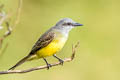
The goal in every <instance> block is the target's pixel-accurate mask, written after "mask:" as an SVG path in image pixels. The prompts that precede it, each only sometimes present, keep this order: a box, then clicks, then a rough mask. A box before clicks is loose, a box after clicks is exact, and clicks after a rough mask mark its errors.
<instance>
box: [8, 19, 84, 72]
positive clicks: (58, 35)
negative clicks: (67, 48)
mask: <svg viewBox="0 0 120 80" xmlns="http://www.w3.org/2000/svg"><path fill="white" fill-rule="evenodd" d="M77 26H82V24H80V23H77V22H75V21H73V20H72V19H70V18H64V19H62V20H60V21H59V22H57V24H56V25H55V26H53V27H52V28H50V29H49V30H48V31H46V32H45V33H44V34H43V35H42V36H41V37H40V38H39V39H38V41H37V42H36V43H35V45H34V46H33V48H32V50H31V52H30V53H29V54H28V55H27V56H26V57H24V58H23V59H22V60H20V61H19V62H18V63H17V64H15V65H14V66H13V67H11V68H10V69H9V70H13V69H15V68H16V67H17V66H19V65H21V64H22V63H24V62H25V61H29V60H33V59H39V58H43V60H44V61H45V62H46V64H47V68H48V69H49V67H51V65H50V64H49V63H48V62H47V60H46V57H47V56H53V57H55V58H57V59H58V60H59V61H60V63H61V64H63V62H64V61H63V60H62V59H60V58H58V57H57V56H56V53H57V52H59V51H60V50H61V49H62V48H63V46H64V44H65V42H66V41H67V39H68V35H69V31H70V30H71V29H72V28H75V27H77Z"/></svg>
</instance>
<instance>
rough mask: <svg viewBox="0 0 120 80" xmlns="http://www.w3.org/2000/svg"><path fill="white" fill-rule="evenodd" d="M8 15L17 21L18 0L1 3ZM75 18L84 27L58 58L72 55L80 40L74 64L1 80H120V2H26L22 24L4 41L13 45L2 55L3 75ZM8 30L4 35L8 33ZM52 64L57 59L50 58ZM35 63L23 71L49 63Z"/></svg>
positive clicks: (0, 63)
mask: <svg viewBox="0 0 120 80" xmlns="http://www.w3.org/2000/svg"><path fill="white" fill-rule="evenodd" d="M0 4H4V5H5V7H4V11H5V12H6V13H7V12H10V13H12V14H13V15H12V18H11V19H10V20H9V21H10V24H11V25H12V24H13V22H14V21H15V16H16V9H17V7H18V0H1V1H0ZM66 17H69V18H72V19H73V20H75V21H76V22H80V23H81V24H84V26H83V27H79V28H75V29H73V30H72V31H71V32H70V35H69V39H68V41H67V43H66V45H65V46H64V48H63V49H62V51H60V54H57V55H58V56H59V57H61V58H66V57H69V56H70V55H71V47H72V44H75V43H76V42H77V41H80V47H79V48H78V50H77V52H76V58H75V59H74V61H72V62H69V63H65V64H64V65H63V66H57V67H53V68H50V70H46V69H44V70H39V71H34V72H29V73H25V74H9V75H0V80H120V22H119V21H120V0H23V6H22V13H21V16H20V23H19V24H18V25H17V27H16V28H15V29H14V31H13V33H12V34H11V35H10V36H9V37H7V38H6V39H5V40H4V44H3V47H2V49H1V51H2V50H3V49H4V47H5V45H6V44H8V47H7V49H6V50H5V52H4V53H2V52H1V53H0V71H2V70H7V69H8V68H10V67H11V66H12V65H14V64H15V63H16V62H17V61H19V60H20V59H21V58H23V57H24V56H26V55H27V54H28V53H29V52H30V50H31V48H32V46H33V44H34V43H35V42H36V41H37V39H38V38H39V37H40V35H41V34H42V33H44V32H45V31H46V30H48V29H49V28H50V27H52V26H54V25H55V24H56V22H57V21H59V20H60V19H61V18H66ZM5 30H6V28H5V26H4V29H3V30H1V31H0V36H2V35H3V33H4V31H5ZM47 60H48V61H49V63H54V62H56V61H57V60H56V59H54V58H53V57H48V58H47ZM44 64H45V62H44V61H43V60H42V59H40V60H35V61H31V62H26V63H25V64H23V65H21V66H19V67H18V68H17V69H27V68H31V67H36V66H40V65H44Z"/></svg>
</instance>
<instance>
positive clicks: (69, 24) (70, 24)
mask: <svg viewBox="0 0 120 80" xmlns="http://www.w3.org/2000/svg"><path fill="white" fill-rule="evenodd" d="M77 26H83V25H82V24H80V23H77V22H75V21H73V20H72V19H70V18H64V19H61V20H60V21H59V22H57V24H56V25H55V27H56V28H57V29H60V30H66V31H70V30H71V29H72V28H75V27H77Z"/></svg>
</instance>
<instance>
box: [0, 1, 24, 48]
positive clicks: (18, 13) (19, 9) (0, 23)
mask: <svg viewBox="0 0 120 80" xmlns="http://www.w3.org/2000/svg"><path fill="white" fill-rule="evenodd" d="M21 8H22V0H19V4H18V9H17V15H16V20H15V23H14V25H13V27H12V28H11V27H10V25H9V23H8V22H7V21H6V22H5V23H6V25H7V31H6V32H5V34H4V35H3V36H2V37H1V38H0V48H1V46H2V43H3V40H4V39H5V38H6V37H8V36H9V35H10V34H11V33H12V31H13V29H14V28H15V27H16V25H17V24H18V23H19V19H20V14H21ZM8 17H10V15H4V16H3V17H2V18H1V20H0V25H2V24H3V22H4V21H5V20H6V19H7V18H8Z"/></svg>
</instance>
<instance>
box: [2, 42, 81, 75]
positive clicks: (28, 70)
mask: <svg viewBox="0 0 120 80" xmlns="http://www.w3.org/2000/svg"><path fill="white" fill-rule="evenodd" d="M78 45H79V42H78V43H77V44H76V45H75V46H72V56H71V57H70V58H65V59H64V60H63V61H64V62H70V61H72V60H73V59H74V57H75V53H76V48H77V47H78ZM58 65H61V64H60V62H57V63H53V64H51V66H52V67H53V66H58ZM41 69H47V66H46V65H44V66H39V67H35V68H30V69H26V70H8V71H0V75H2V74H13V73H14V74H15V73H27V72H31V71H35V70H41Z"/></svg>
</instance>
